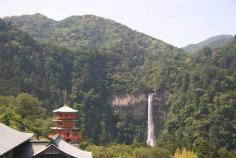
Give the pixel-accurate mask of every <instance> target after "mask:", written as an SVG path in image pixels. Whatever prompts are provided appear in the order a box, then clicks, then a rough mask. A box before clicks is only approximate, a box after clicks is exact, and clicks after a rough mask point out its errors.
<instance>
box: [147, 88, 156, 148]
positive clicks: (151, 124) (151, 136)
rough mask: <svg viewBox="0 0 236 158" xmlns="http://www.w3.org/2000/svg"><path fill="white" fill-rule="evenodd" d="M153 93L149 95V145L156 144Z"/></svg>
mask: <svg viewBox="0 0 236 158" xmlns="http://www.w3.org/2000/svg"><path fill="white" fill-rule="evenodd" d="M153 95H154V94H153V93H152V94H149V95H148V122H147V123H148V131H147V145H150V146H152V147H153V146H155V133H154V120H153V112H152V100H153Z"/></svg>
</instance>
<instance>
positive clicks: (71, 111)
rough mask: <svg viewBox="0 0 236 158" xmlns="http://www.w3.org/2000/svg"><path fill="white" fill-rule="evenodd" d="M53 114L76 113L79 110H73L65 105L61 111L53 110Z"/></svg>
mask: <svg viewBox="0 0 236 158" xmlns="http://www.w3.org/2000/svg"><path fill="white" fill-rule="evenodd" d="M53 112H68V113H76V112H78V110H75V109H72V108H71V107H69V106H68V105H67V104H65V105H64V106H63V107H60V108H59V109H56V110H53Z"/></svg>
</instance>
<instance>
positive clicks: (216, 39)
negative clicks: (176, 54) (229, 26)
mask: <svg viewBox="0 0 236 158" xmlns="http://www.w3.org/2000/svg"><path fill="white" fill-rule="evenodd" d="M232 40H233V36H232V35H223V34H222V35H216V36H213V37H210V38H207V39H206V40H203V41H201V42H198V43H196V44H189V45H187V46H185V47H183V49H184V50H185V51H186V52H188V53H196V52H198V51H200V50H201V49H202V48H203V47H209V48H211V49H214V48H220V47H223V46H225V45H226V44H227V43H230V42H231V41H232Z"/></svg>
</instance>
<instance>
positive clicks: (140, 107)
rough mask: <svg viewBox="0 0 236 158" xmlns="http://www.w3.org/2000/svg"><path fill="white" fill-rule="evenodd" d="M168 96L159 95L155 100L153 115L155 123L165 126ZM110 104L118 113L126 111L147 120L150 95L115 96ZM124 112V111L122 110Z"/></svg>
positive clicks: (163, 93)
mask: <svg viewBox="0 0 236 158" xmlns="http://www.w3.org/2000/svg"><path fill="white" fill-rule="evenodd" d="M166 100H167V94H166V93H165V92H160V93H157V94H156V95H155V96H154V99H153V115H154V119H155V122H158V124H163V123H164V120H165V119H166V116H167V114H168V105H167V101H166ZM110 103H111V104H112V105H113V107H114V109H115V111H116V112H119V111H120V110H121V109H125V111H126V112H127V113H130V115H135V116H136V117H137V116H140V117H143V118H146V117H147V105H148V94H145V93H138V94H115V95H113V96H112V99H111V101H110ZM122 111H123V110H122Z"/></svg>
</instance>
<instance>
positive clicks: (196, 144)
mask: <svg viewBox="0 0 236 158" xmlns="http://www.w3.org/2000/svg"><path fill="white" fill-rule="evenodd" d="M5 20H7V21H8V23H9V22H10V23H12V25H13V26H12V25H10V24H7V23H5V22H4V21H3V20H0V53H1V54H0V61H1V62H0V73H1V75H0V82H1V83H4V84H1V85H0V95H2V99H0V107H1V111H4V110H5V111H9V109H11V110H13V111H11V112H9V116H12V113H15V114H16V115H19V117H20V118H21V119H22V121H20V122H23V121H24V120H25V119H26V120H27V119H29V118H27V117H25V116H22V115H20V111H18V107H20V106H21V105H24V104H23V103H22V102H19V104H12V102H11V101H9V100H13V101H14V100H19V99H17V98H18V96H22V94H20V93H23V96H24V95H27V96H28V95H30V96H31V97H26V98H28V100H31V99H32V98H35V99H38V100H39V102H40V103H39V104H37V106H38V107H40V110H43V111H45V114H46V113H47V114H49V115H48V116H50V113H51V110H52V109H54V108H57V107H60V106H61V105H62V103H63V91H64V89H66V90H67V91H68V93H69V100H70V102H69V104H70V105H71V106H72V107H74V108H78V109H79V110H80V122H79V124H80V129H81V131H80V132H81V136H82V137H83V140H84V143H83V144H82V147H85V148H86V147H87V148H88V149H89V150H91V151H95V152H96V153H97V154H98V156H97V157H99V154H100V157H105V156H104V155H103V156H102V154H107V155H109V154H110V155H112V154H113V155H112V156H114V157H116V156H117V155H115V153H117V151H120V154H121V155H122V154H124V155H125V154H127V155H128V156H127V157H135V156H136V157H139V156H140V154H141V153H142V152H143V151H145V153H147V154H146V155H149V157H151V155H153V153H163V155H162V156H160V157H168V156H170V155H171V154H172V155H174V152H175V150H176V149H177V148H184V147H186V148H187V149H188V151H190V150H192V151H194V152H191V153H196V154H197V156H198V157H201V158H217V157H222V158H223V157H224V156H225V155H231V157H233V156H234V154H235V153H234V151H233V150H234V149H236V135H235V131H236V123H235V122H236V107H235V105H236V93H235V88H236V84H235V83H236V71H235V70H236V69H235V68H236V58H235V56H236V38H235V37H234V39H233V40H232V42H231V43H229V44H226V45H225V46H224V47H222V48H217V49H210V48H207V47H205V48H204V49H203V50H201V51H200V52H199V53H197V54H186V53H184V52H183V51H182V50H180V49H177V48H174V47H173V46H171V45H168V44H166V43H164V42H161V41H159V40H156V39H154V38H151V37H148V36H146V35H144V34H141V33H138V32H136V31H132V30H131V29H129V28H127V27H126V26H123V25H120V24H117V23H115V22H114V21H111V20H106V19H103V18H99V17H95V16H81V17H70V18H67V19H65V20H63V21H59V22H57V21H53V20H50V19H48V18H46V17H44V16H42V15H38V14H37V15H32V16H22V17H10V18H6V19H5ZM69 24H71V25H69ZM15 27H17V28H15ZM58 29H59V30H58ZM60 29H61V30H60ZM22 30H23V31H22ZM44 31H45V32H47V33H46V34H47V35H50V36H48V37H46V34H45V35H44V34H43V33H42V32H44ZM37 32H38V35H37ZM40 32H41V33H40ZM72 32H73V33H72ZM27 33H29V35H28V34H27ZM30 36H32V37H33V38H31V37H30ZM72 41H74V42H75V41H77V44H75V43H73V42H72ZM85 41H87V42H88V43H90V44H84V43H86V42H85ZM150 91H156V92H157V94H165V96H166V97H167V100H166V105H167V106H168V109H169V112H168V115H167V117H166V119H165V122H164V123H163V124H162V125H161V126H159V128H160V130H159V133H158V134H157V135H158V137H157V142H158V143H157V147H156V148H154V149H149V148H147V147H146V146H145V145H143V144H142V143H143V142H144V141H145V136H146V125H145V124H144V123H145V121H146V120H144V119H145V118H138V117H132V118H131V117H130V116H129V115H127V113H126V112H125V111H123V112H122V114H117V113H114V110H113V107H112V106H111V105H110V104H108V102H107V101H106V100H107V97H108V96H110V95H111V94H115V93H134V92H143V93H148V92H150ZM25 93H28V94H25ZM9 96H13V97H9ZM30 98H31V99H30ZM35 99H33V100H35ZM159 99H161V95H160V96H159ZM1 100H2V101H1ZM14 106H15V108H13V109H12V107H14ZM41 113H43V112H41ZM4 114H5V113H4ZM154 115H156V113H154ZM33 116H35V117H39V116H38V114H37V113H36V114H33ZM48 116H40V117H42V118H47V117H48ZM7 117H8V116H5V115H4V116H2V115H0V121H1V122H5V123H8V125H10V126H14V127H16V126H17V127H21V128H19V129H21V130H25V129H27V130H30V131H37V132H38V133H39V134H41V135H42V134H44V133H43V132H42V131H43V130H39V129H30V128H24V127H31V126H28V125H30V124H31V122H28V121H26V122H23V123H21V124H20V126H19V124H17V122H9V119H6V118H7ZM7 121H8V122H7ZM140 122H144V123H140ZM46 126H48V125H45V126H44V127H46ZM110 143H121V144H133V145H137V146H138V147H137V148H136V147H132V146H130V148H131V149H130V151H131V150H132V155H130V153H128V152H127V151H126V150H125V149H124V148H125V147H124V146H123V145H120V146H119V145H118V147H117V146H114V147H113V146H109V147H108V148H103V147H97V146H90V145H89V146H87V145H88V144H96V145H108V144H110ZM140 143H141V144H140ZM158 146H159V147H161V149H159V148H158ZM162 148H164V149H162ZM113 152H115V153H113ZM169 152H170V153H169ZM135 153H139V154H137V155H135ZM121 155H119V154H118V156H121ZM124 155H123V157H125V156H124ZM154 155H155V154H154ZM194 155H195V154H194ZM107 157H109V156H107ZM143 157H145V155H143ZM195 157H196V156H195Z"/></svg>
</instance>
